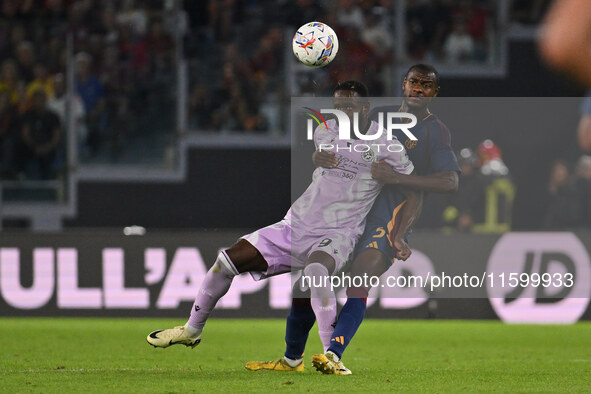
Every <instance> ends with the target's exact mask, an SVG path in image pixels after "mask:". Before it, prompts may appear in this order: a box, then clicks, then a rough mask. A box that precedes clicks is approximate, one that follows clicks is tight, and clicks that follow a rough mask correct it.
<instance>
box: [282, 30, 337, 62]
mask: <svg viewBox="0 0 591 394" xmlns="http://www.w3.org/2000/svg"><path fill="white" fill-rule="evenodd" d="M292 47H293V53H294V54H295V55H296V57H297V58H298V60H299V61H300V62H302V63H304V64H305V65H306V66H310V67H324V66H326V65H327V64H328V63H330V62H332V60H333V59H334V58H335V56H336V55H337V52H338V51H339V39H338V38H337V35H336V33H335V32H334V30H333V29H331V28H330V26H328V25H327V24H325V23H321V22H310V23H306V24H305V25H303V26H302V27H300V28H299V29H298V31H297V32H296V34H295V35H294V36H293V41H292Z"/></svg>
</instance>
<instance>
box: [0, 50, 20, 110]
mask: <svg viewBox="0 0 591 394" xmlns="http://www.w3.org/2000/svg"><path fill="white" fill-rule="evenodd" d="M22 84H23V83H22V82H21V81H19V79H18V68H17V65H16V63H15V61H14V60H12V59H6V60H4V61H3V62H2V70H1V71H0V92H6V93H7V94H8V99H9V101H10V104H12V105H16V104H17V103H18V101H19V94H18V86H19V85H22Z"/></svg>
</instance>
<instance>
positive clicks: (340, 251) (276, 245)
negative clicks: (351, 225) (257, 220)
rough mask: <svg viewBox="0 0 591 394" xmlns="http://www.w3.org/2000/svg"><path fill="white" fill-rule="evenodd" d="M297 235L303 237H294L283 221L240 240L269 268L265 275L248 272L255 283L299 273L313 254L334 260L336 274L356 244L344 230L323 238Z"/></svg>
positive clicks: (324, 235)
mask: <svg viewBox="0 0 591 394" xmlns="http://www.w3.org/2000/svg"><path fill="white" fill-rule="evenodd" d="M298 232H299V233H302V234H299V235H298V236H297V237H296V236H293V235H292V228H291V225H290V224H289V223H288V222H287V221H286V220H285V219H283V220H282V221H280V222H277V223H275V224H272V225H270V226H267V227H263V228H261V229H259V230H257V231H255V232H253V233H250V234H247V235H245V236H243V237H241V238H242V239H244V240H246V241H248V242H249V243H251V244H252V245H253V246H254V247H255V248H257V250H258V251H259V252H260V253H261V254H262V255H263V257H264V258H265V260H266V261H267V264H268V265H269V268H268V269H267V271H266V272H251V275H252V277H253V278H254V280H261V279H264V278H268V277H270V276H274V275H279V274H283V273H286V272H290V271H298V270H301V269H303V268H304V266H305V265H306V262H307V261H308V258H309V257H310V255H311V254H312V253H313V252H316V251H321V252H325V253H328V254H329V255H331V256H332V257H333V259H334V261H335V273H336V272H338V271H340V270H341V269H343V267H344V266H345V264H346V263H347V260H348V259H349V255H350V254H351V253H352V252H353V249H354V248H355V243H356V242H357V237H356V236H355V235H351V234H347V231H344V230H343V231H339V232H336V231H331V232H327V233H326V234H323V235H322V236H320V235H313V234H304V232H303V231H298Z"/></svg>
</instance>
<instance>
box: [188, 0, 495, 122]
mask: <svg viewBox="0 0 591 394" xmlns="http://www.w3.org/2000/svg"><path fill="white" fill-rule="evenodd" d="M496 3H497V2H496V1H492V0H461V1H451V0H408V2H407V14H406V20H407V41H406V45H405V48H404V52H406V56H407V57H408V59H397V61H403V60H408V61H413V62H414V61H420V60H424V61H428V62H449V63H465V62H470V63H483V62H486V61H488V60H490V58H491V56H492V53H494V51H493V50H491V47H492V46H491V40H492V39H493V38H494V37H493V35H492V31H493V29H494V26H495V20H496V7H497V5H496ZM395 7H396V2H395V1H393V0H325V1H316V0H251V1H240V0H219V1H214V0H201V1H185V10H186V12H187V14H188V17H189V19H190V26H191V32H190V35H189V38H188V39H187V42H186V47H185V48H186V50H187V55H188V58H189V59H193V61H192V62H191V67H190V75H191V90H190V98H189V114H190V128H191V129H198V130H206V131H217V130H221V131H247V132H265V131H269V130H271V131H276V130H277V128H280V129H285V125H284V123H282V117H283V115H284V113H283V112H282V111H281V105H285V104H286V103H287V105H289V97H290V95H291V94H294V93H304V94H317V95H327V94H329V95H330V93H331V92H332V87H333V86H335V85H336V83H337V82H338V81H343V80H346V79H359V80H362V81H363V82H364V83H365V84H366V85H368V87H369V89H370V93H371V95H373V96H381V95H384V94H388V93H392V94H398V92H397V91H396V92H392V90H391V87H390V85H392V83H391V82H392V81H391V73H392V66H393V65H394V52H395V47H394V46H395V44H396V40H395V39H394V34H395V31H396V30H395V27H396V26H395ZM311 21H322V22H325V23H327V24H328V25H329V26H331V27H332V28H333V29H334V30H335V32H336V33H337V36H338V37H339V54H338V56H337V57H336V59H335V60H334V62H333V63H331V65H330V67H327V68H326V69H324V70H318V69H316V70H315V72H314V78H306V76H305V75H304V76H303V77H302V76H300V77H301V78H302V79H298V80H297V81H296V82H297V84H299V85H300V87H301V89H300V90H299V91H298V92H290V91H287V90H288V89H289V88H288V86H287V84H286V79H287V77H288V76H287V75H286V72H285V64H284V63H285V61H286V57H287V59H288V61H289V62H295V58H294V57H293V55H291V50H290V48H291V43H290V41H291V39H292V36H293V34H294V32H295V31H296V30H297V28H298V27H300V26H301V25H303V24H304V23H306V22H311Z"/></svg>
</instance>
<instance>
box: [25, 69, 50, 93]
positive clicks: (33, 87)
mask: <svg viewBox="0 0 591 394" xmlns="http://www.w3.org/2000/svg"><path fill="white" fill-rule="evenodd" d="M33 75H34V76H35V78H34V79H33V80H32V81H31V82H30V83H29V84H28V85H27V90H26V95H27V99H29V100H30V99H32V98H33V93H35V92H36V91H37V90H39V89H42V90H44V91H45V94H46V95H47V97H49V98H52V97H53V95H54V91H53V78H52V77H51V75H50V74H49V73H48V72H47V68H46V67H45V65H44V64H43V63H41V62H37V63H35V66H34V67H33Z"/></svg>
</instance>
